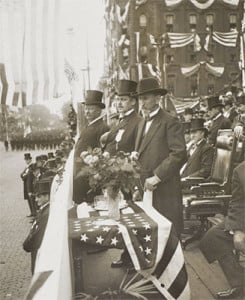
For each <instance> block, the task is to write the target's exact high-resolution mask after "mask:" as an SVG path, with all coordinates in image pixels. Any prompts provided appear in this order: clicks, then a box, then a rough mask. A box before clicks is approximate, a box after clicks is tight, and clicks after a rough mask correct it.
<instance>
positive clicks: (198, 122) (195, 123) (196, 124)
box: [190, 119, 207, 131]
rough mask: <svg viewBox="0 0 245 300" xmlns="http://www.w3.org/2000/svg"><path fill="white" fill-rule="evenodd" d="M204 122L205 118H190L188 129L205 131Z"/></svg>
mask: <svg viewBox="0 0 245 300" xmlns="http://www.w3.org/2000/svg"><path fill="white" fill-rule="evenodd" d="M205 122H206V120H205V119H192V120H191V128H190V131H196V130H205V131H207V128H205V127H204V123H205Z"/></svg>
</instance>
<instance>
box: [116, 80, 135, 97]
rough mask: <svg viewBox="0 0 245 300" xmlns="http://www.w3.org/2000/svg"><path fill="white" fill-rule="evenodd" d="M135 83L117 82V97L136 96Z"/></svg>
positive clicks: (130, 81)
mask: <svg viewBox="0 0 245 300" xmlns="http://www.w3.org/2000/svg"><path fill="white" fill-rule="evenodd" d="M136 89H137V82H135V81H132V80H126V79H122V80H120V81H119V84H118V90H117V92H116V94H117V95H118V96H136Z"/></svg>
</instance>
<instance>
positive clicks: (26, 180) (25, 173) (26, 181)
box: [20, 164, 33, 200]
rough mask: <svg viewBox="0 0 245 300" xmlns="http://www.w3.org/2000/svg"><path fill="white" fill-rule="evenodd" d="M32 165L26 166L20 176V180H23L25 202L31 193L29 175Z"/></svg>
mask: <svg viewBox="0 0 245 300" xmlns="http://www.w3.org/2000/svg"><path fill="white" fill-rule="evenodd" d="M32 166H33V164H30V165H29V166H27V167H26V168H25V169H24V171H23V172H22V173H21V174H20V177H21V179H22V180H23V188H24V199H25V200H27V199H28V198H29V196H28V193H29V192H31V191H30V190H29V189H30V180H31V176H30V173H31V172H32Z"/></svg>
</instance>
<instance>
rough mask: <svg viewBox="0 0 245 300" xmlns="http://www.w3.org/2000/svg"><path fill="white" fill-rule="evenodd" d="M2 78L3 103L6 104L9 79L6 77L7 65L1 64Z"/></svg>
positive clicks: (0, 77) (0, 75) (0, 76)
mask: <svg viewBox="0 0 245 300" xmlns="http://www.w3.org/2000/svg"><path fill="white" fill-rule="evenodd" d="M0 79H1V82H2V92H1V104H4V105H5V104H6V98H7V93H8V81H7V77H6V70H5V65H4V64H0Z"/></svg>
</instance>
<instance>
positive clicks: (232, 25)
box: [229, 14, 237, 30]
mask: <svg viewBox="0 0 245 300" xmlns="http://www.w3.org/2000/svg"><path fill="white" fill-rule="evenodd" d="M229 23H230V30H234V29H236V28H237V15H235V14H230V16H229Z"/></svg>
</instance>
